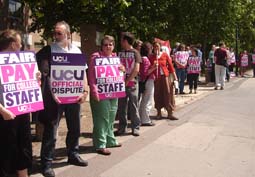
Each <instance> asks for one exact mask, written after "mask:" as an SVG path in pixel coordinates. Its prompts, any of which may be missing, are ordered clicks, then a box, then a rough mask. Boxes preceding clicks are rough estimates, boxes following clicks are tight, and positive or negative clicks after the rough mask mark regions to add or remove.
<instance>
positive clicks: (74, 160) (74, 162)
mask: <svg viewBox="0 0 255 177" xmlns="http://www.w3.org/2000/svg"><path fill="white" fill-rule="evenodd" d="M67 162H68V163H70V164H72V165H76V166H82V167H85V166H88V161H86V160H83V159H82V158H81V157H80V156H79V155H76V156H74V157H69V158H68V161H67Z"/></svg>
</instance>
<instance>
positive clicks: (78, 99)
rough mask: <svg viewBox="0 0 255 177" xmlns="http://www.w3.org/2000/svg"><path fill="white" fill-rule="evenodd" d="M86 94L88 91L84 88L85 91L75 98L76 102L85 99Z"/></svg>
mask: <svg viewBox="0 0 255 177" xmlns="http://www.w3.org/2000/svg"><path fill="white" fill-rule="evenodd" d="M87 96H88V91H87V90H85V91H84V92H83V94H81V95H80V96H79V97H78V98H77V102H78V103H79V104H82V103H84V102H85V100H86V98H87Z"/></svg>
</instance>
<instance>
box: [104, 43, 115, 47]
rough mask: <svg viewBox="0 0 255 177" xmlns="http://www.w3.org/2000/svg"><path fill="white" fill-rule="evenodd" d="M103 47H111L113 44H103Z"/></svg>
mask: <svg viewBox="0 0 255 177" xmlns="http://www.w3.org/2000/svg"><path fill="white" fill-rule="evenodd" d="M103 46H105V47H107V46H113V44H103Z"/></svg>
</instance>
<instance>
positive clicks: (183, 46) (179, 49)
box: [177, 44, 185, 51]
mask: <svg viewBox="0 0 255 177" xmlns="http://www.w3.org/2000/svg"><path fill="white" fill-rule="evenodd" d="M181 50H185V45H184V44H180V45H179V46H178V48H177V51H181Z"/></svg>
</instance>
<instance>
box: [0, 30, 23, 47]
mask: <svg viewBox="0 0 255 177" xmlns="http://www.w3.org/2000/svg"><path fill="white" fill-rule="evenodd" d="M17 35H20V33H19V32H17V31H15V30H11V29H7V30H5V31H3V32H2V33H1V34H0V51H3V50H5V49H7V48H8V47H9V45H10V44H11V43H12V42H16V41H17Z"/></svg>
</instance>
